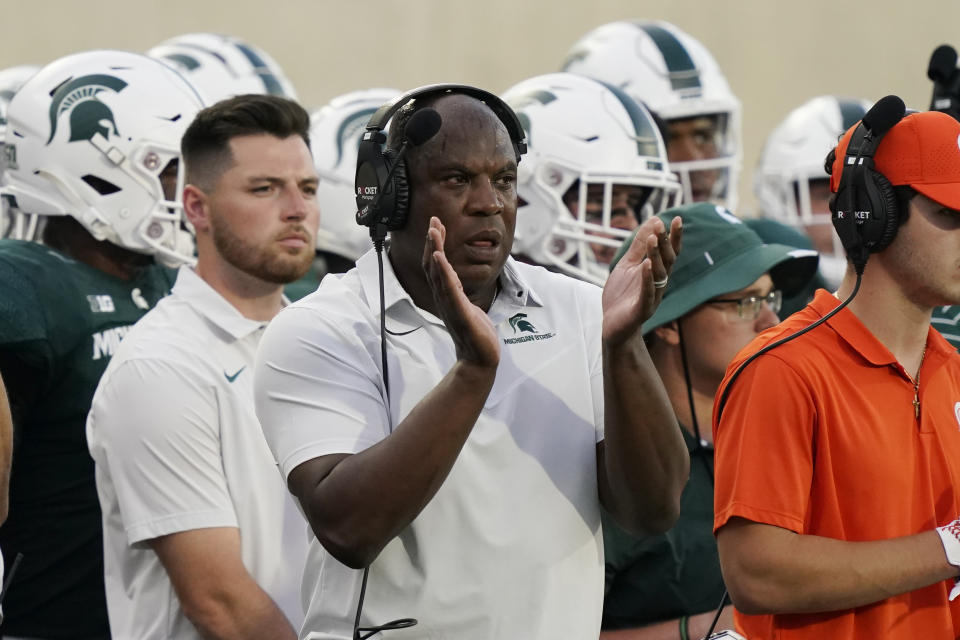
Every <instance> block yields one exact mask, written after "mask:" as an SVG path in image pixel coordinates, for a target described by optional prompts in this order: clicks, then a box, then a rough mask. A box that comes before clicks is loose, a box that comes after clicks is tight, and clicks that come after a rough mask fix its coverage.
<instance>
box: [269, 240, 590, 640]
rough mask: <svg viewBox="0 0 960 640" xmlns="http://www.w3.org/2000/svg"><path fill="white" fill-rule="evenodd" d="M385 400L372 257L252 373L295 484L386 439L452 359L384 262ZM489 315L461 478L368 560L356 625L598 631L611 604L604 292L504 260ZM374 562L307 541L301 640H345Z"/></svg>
mask: <svg viewBox="0 0 960 640" xmlns="http://www.w3.org/2000/svg"><path fill="white" fill-rule="evenodd" d="M384 267H385V274H384V275H385V289H386V307H387V330H388V331H389V335H388V340H387V342H388V362H389V375H390V392H391V407H390V413H389V416H388V415H387V413H386V411H385V397H386V394H385V391H384V385H383V377H382V372H381V360H380V324H379V315H380V314H379V293H378V291H379V290H378V286H379V285H378V276H377V258H376V255H375V254H374V253H373V252H372V251H371V252H369V253H367V254H366V255H364V256H362V257H361V258H360V260H359V261H358V262H357V268H356V269H354V270H351V271H350V272H348V273H346V274H344V275H342V276H333V275H328V276H327V277H326V278H324V280H323V282H322V283H321V285H320V288H319V289H318V291H317V292H315V293H313V294H311V295H309V296H307V297H306V298H304V299H302V300H300V301H298V302H296V303H294V304H293V305H291V306H290V307H288V308H286V309H285V310H284V311H282V312H281V313H280V314H279V315H278V316H277V317H276V318H275V319H274V321H273V323H271V325H270V327H269V328H268V329H267V331H266V334H265V335H264V338H263V342H262V343H261V349H260V352H259V354H258V356H257V365H256V369H255V377H256V380H255V398H256V405H257V414H258V416H259V417H260V422H261V425H262V427H263V429H264V433H265V435H266V437H267V442H268V443H269V444H270V447H271V449H272V450H273V452H274V455H275V456H276V459H277V461H278V462H279V464H280V468H281V470H282V472H283V474H284V476H287V475H288V474H289V473H290V471H291V470H292V469H294V468H295V467H296V466H297V465H299V464H300V463H302V462H305V461H307V460H310V459H312V458H315V457H317V456H322V455H326V454H332V453H356V452H359V451H362V450H364V449H366V448H367V447H369V446H371V445H373V444H375V443H376V442H378V441H379V440H381V439H382V438H384V437H386V436H387V434H388V420H389V421H391V422H392V423H393V424H394V425H397V424H399V423H400V422H401V420H402V419H403V418H404V416H406V415H407V414H408V413H409V412H410V410H411V409H412V408H413V407H414V406H415V405H416V404H417V403H418V402H419V401H420V400H421V399H422V398H423V397H424V396H425V395H426V394H427V393H428V392H429V391H430V390H431V389H433V388H434V387H435V386H436V384H437V383H438V382H439V381H440V379H441V378H443V376H444V375H446V373H447V372H448V371H449V370H450V367H451V366H452V365H453V363H454V361H455V359H456V355H455V352H454V345H453V341H452V340H451V338H450V335H449V334H448V333H447V330H446V328H445V327H444V326H443V324H442V323H441V321H440V320H439V319H438V318H436V317H435V316H433V315H431V314H429V313H427V312H425V311H423V310H422V309H419V308H417V307H415V306H414V304H413V302H412V300H411V299H410V297H409V296H408V295H407V294H406V292H405V291H404V290H403V289H402V288H401V287H400V284H399V282H398V281H397V279H396V277H395V275H394V274H393V271H392V269H391V267H390V261H389V260H388V259H387V258H386V256H385V257H384ZM500 284H501V291H500V293H499V295H498V296H497V299H496V300H495V301H494V304H493V305H492V307H491V309H490V312H489V314H488V315H489V316H490V318H491V320H492V321H493V323H494V325H495V326H496V327H497V329H498V331H499V334H500V337H501V340H502V344H501V356H500V365H499V367H498V370H497V377H496V381H495V383H494V386H493V389H492V390H491V392H490V395H489V397H488V398H487V402H486V405H485V407H484V410H483V412H482V414H481V415H480V418H479V419H478V420H477V423H476V426H475V427H474V429H473V431H472V433H471V435H470V436H469V438H468V439H467V442H466V444H465V446H464V447H463V450H462V451H461V453H460V455H459V457H458V458H457V461H456V463H455V464H454V466H453V469H452V470H451V472H450V475H449V476H448V477H447V479H446V481H445V482H444V483H443V485H442V486H441V488H440V490H439V491H438V492H437V494H436V495H435V496H434V498H433V499H432V500H431V501H430V503H429V504H428V505H427V506H426V508H424V509H423V511H422V512H421V513H420V514H419V515H418V516H417V518H416V519H415V520H414V521H413V523H411V525H410V526H409V527H408V528H407V529H405V530H404V531H403V532H402V533H401V534H400V535H399V536H398V537H397V538H395V539H394V540H392V541H391V542H390V543H388V544H387V546H386V547H385V548H384V549H383V551H382V552H381V553H380V555H379V557H378V558H377V559H376V560H375V561H374V562H373V564H372V565H371V567H370V577H369V582H368V585H367V594H366V600H365V602H364V606H363V616H362V624H363V625H366V626H369V625H377V624H383V623H386V622H389V621H390V620H394V619H396V618H401V617H412V618H417V619H418V620H419V625H417V626H416V627H413V628H410V629H407V630H401V631H390V632H387V634H384V636H385V637H386V636H387V635H389V638H390V640H402V639H412V638H417V639H422V638H432V639H440V638H450V639H456V640H470V639H477V640H481V639H482V640H489V639H490V638H510V639H518V640H519V639H521V638H522V639H523V640H537V639H542V640H556V639H557V638H564V639H565V640H576V639H580V638H583V639H587V638H590V639H595V638H596V637H597V635H598V633H599V630H600V616H601V610H602V601H603V576H604V574H603V569H604V566H603V538H602V535H601V530H600V512H599V498H598V493H597V473H596V443H597V442H598V441H599V440H601V439H602V438H603V432H602V424H603V389H602V365H601V353H600V339H601V336H600V329H601V316H602V311H601V305H600V293H601V290H600V289H599V288H597V287H595V286H593V285H590V284H587V283H584V282H580V281H578V280H574V279H572V278H569V277H566V276H562V275H557V274H554V273H550V272H548V271H546V270H545V269H542V268H540V267H533V266H530V265H525V264H520V263H518V262H515V261H514V260H513V259H512V258H511V259H509V260H508V261H507V264H506V266H505V269H504V273H503V275H502V277H501V281H500ZM361 576H362V571H356V570H352V569H349V568H347V567H346V566H345V565H343V564H341V563H339V562H338V561H337V560H335V559H334V558H333V557H332V556H330V555H329V554H328V553H327V552H326V551H325V550H324V549H323V548H322V546H321V545H320V544H319V543H318V542H317V541H316V539H313V540H312V541H311V546H310V552H309V556H308V561H307V568H306V572H305V574H304V594H303V595H304V598H305V600H309V607H308V610H307V619H306V621H305V622H304V626H303V631H302V632H301V637H305V638H317V639H320V638H323V639H328V638H336V639H348V638H350V637H351V631H352V626H353V619H354V616H355V614H356V607H357V598H358V596H359V591H360V581H361Z"/></svg>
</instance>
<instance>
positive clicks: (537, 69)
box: [0, 0, 960, 214]
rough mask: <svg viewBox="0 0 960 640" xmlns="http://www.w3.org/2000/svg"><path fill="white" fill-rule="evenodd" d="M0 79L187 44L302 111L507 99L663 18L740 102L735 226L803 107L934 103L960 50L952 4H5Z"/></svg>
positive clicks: (340, 0)
mask: <svg viewBox="0 0 960 640" xmlns="http://www.w3.org/2000/svg"><path fill="white" fill-rule="evenodd" d="M0 7H2V8H3V11H2V12H0V29H2V34H3V35H2V37H0V68H5V67H8V66H12V65H15V64H26V63H34V64H44V63H46V62H49V61H50V60H52V59H54V58H56V57H59V56H62V55H65V54H67V53H71V52H74V51H79V50H83V49H93V48H119V49H128V50H132V51H145V50H146V49H148V48H150V47H151V46H153V45H154V44H157V43H159V42H160V41H161V40H164V39H165V38H168V37H170V36H173V35H177V34H179V33H185V32H189V31H215V32H220V33H229V34H233V35H237V36H240V37H243V38H246V39H248V40H250V41H251V42H253V43H255V44H257V45H259V46H261V47H262V48H264V49H265V50H266V51H268V52H269V53H270V54H271V55H273V57H275V58H276V59H277V60H278V61H279V62H280V64H281V65H282V66H283V68H284V69H285V70H286V72H287V75H288V76H289V77H290V78H291V79H292V80H293V82H294V84H295V85H296V87H297V90H298V92H299V94H300V97H301V100H302V102H303V103H304V105H305V106H307V107H308V108H312V107H315V106H319V105H320V104H322V103H323V102H325V101H326V100H328V99H329V98H332V97H333V96H335V95H338V94H340V93H344V92H346V91H351V90H354V89H361V88H367V87H372V86H392V87H396V88H399V89H408V88H412V87H415V86H419V85H421V84H428V83H432V82H444V81H459V82H466V83H470V84H476V85H479V86H482V87H484V88H487V89H490V90H493V91H502V90H504V89H506V88H507V87H509V86H510V85H512V84H513V83H515V82H517V81H519V80H522V79H524V78H526V77H529V76H532V75H536V74H539V73H545V72H549V71H554V70H556V69H557V66H558V65H559V63H560V61H561V60H562V58H563V56H564V53H565V52H566V51H567V49H568V48H569V47H570V45H571V44H573V42H574V41H575V40H576V39H577V38H578V37H579V36H580V35H581V34H583V33H584V32H586V31H588V30H589V29H592V28H593V27H595V26H597V25H600V24H603V23H604V22H608V21H611V20H617V19H629V18H662V19H665V20H668V21H671V22H674V23H675V24H677V25H678V26H680V27H681V28H683V29H684V30H686V31H688V32H689V33H690V34H692V35H693V36H694V37H696V38H698V39H699V40H700V41H701V42H703V43H704V44H705V45H706V46H707V48H708V49H710V51H712V52H713V54H714V56H716V58H717V59H718V61H719V62H720V66H721V67H722V69H723V70H724V72H725V73H726V75H727V79H728V80H729V81H730V85H731V87H732V88H733V90H734V92H735V93H736V94H737V95H738V96H739V97H740V99H741V100H742V101H743V105H744V107H743V116H744V117H743V121H744V172H743V176H742V179H741V188H740V196H741V202H742V203H743V204H742V207H741V213H745V214H748V213H749V212H750V208H751V207H752V203H753V198H752V195H751V193H750V176H751V174H752V168H753V165H754V164H755V163H756V159H757V156H758V154H759V152H760V147H761V145H762V143H763V139H764V138H765V136H766V135H767V133H768V132H769V131H770V129H771V128H773V127H774V126H775V125H776V124H777V122H779V121H780V119H782V118H783V116H784V115H785V114H786V113H787V112H788V111H789V110H790V109H791V108H792V107H794V106H796V105H798V104H799V103H801V102H802V101H804V100H805V99H806V98H808V97H811V96H813V95H818V94H821V93H837V94H844V95H850V96H862V97H865V98H869V99H872V100H875V99H876V98H879V97H881V96H883V95H886V94H887V93H897V94H899V95H900V96H901V97H903V98H904V100H905V102H906V103H907V105H908V106H911V107H914V108H920V109H925V108H926V107H927V106H928V105H929V99H930V91H931V83H930V82H929V81H928V80H927V78H926V68H927V62H928V61H929V58H930V53H931V52H932V51H933V49H934V48H935V47H936V46H937V45H939V44H943V43H949V44H952V45H954V46H955V47H957V48H958V49H960V1H958V0H913V1H910V0H896V1H894V0H874V1H872V2H866V1H860V2H852V1H848V0H804V1H803V2H780V1H775V0H702V1H697V0H647V1H646V2H637V1H636V0H633V1H628V0H619V1H618V0H581V1H579V2H571V1H569V0H567V1H566V2H564V1H562V0H559V1H558V0H554V1H549V0H527V1H525V0H486V1H485V2H466V1H465V0H352V1H347V0H260V1H258V2H253V1H251V0H232V1H231V0H163V1H162V2H161V1H152V0H0Z"/></svg>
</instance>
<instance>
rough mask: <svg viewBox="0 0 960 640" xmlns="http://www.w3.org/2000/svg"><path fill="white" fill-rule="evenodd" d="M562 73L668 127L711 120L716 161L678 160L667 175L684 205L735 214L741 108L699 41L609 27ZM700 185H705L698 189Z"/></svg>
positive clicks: (640, 24)
mask: <svg viewBox="0 0 960 640" xmlns="http://www.w3.org/2000/svg"><path fill="white" fill-rule="evenodd" d="M563 70H564V71H569V72H571V73H579V74H582V75H586V76H590V77H592V78H596V79H598V80H602V81H604V82H606V83H608V84H612V85H614V86H616V87H619V88H621V89H623V90H624V91H626V92H627V94H629V95H630V97H632V98H633V99H634V100H637V101H638V102H642V103H643V104H644V105H645V106H646V107H647V108H648V109H650V110H651V111H653V112H654V113H655V114H656V115H657V116H658V117H660V118H661V119H662V120H663V121H664V122H665V124H666V125H667V126H668V128H669V126H670V124H671V122H673V121H675V120H687V119H691V118H697V117H701V116H710V117H712V118H713V119H714V120H715V123H716V133H715V138H716V139H715V140H712V141H710V143H711V145H712V146H713V148H715V149H716V154H717V155H716V157H715V158H712V159H709V158H706V159H700V160H687V161H675V162H671V163H670V168H671V170H672V171H674V172H675V173H676V174H677V175H678V176H679V178H680V182H681V184H682V185H683V193H684V196H683V197H684V202H693V201H695V200H704V199H707V200H711V201H714V202H716V203H717V204H722V205H724V206H725V207H726V208H727V209H730V210H731V211H736V210H737V180H738V179H739V176H740V165H741V160H742V156H743V144H742V142H741V134H740V111H741V109H740V101H739V100H738V99H737V98H736V96H734V95H733V92H731V91H730V85H729V84H727V79H726V78H725V77H724V75H723V72H722V71H721V70H720V66H719V65H718V64H717V61H716V60H715V59H714V58H713V56H712V55H711V54H710V52H709V51H707V49H706V47H704V46H703V45H702V44H700V42H699V41H697V40H696V39H695V38H693V37H692V36H691V35H690V34H688V33H686V32H684V31H682V30H680V29H678V28H677V27H675V26H674V25H672V24H670V23H669V22H663V21H636V22H628V21H621V22H611V23H609V24H605V25H603V26H601V27H597V28H596V29H594V30H593V31H591V32H589V33H587V34H586V35H585V36H583V37H582V38H581V39H580V40H579V41H577V43H576V44H574V45H573V47H572V48H571V49H570V51H569V53H568V54H567V58H566V60H565V61H564V63H563ZM669 142H670V141H669V139H668V140H667V143H668V145H669ZM696 174H700V175H696ZM711 174H713V175H711ZM704 179H707V182H706V186H705V187H704V188H700V187H699V183H700V182H702V181H704ZM701 191H702V192H703V193H702V194H701ZM695 196H696V197H695Z"/></svg>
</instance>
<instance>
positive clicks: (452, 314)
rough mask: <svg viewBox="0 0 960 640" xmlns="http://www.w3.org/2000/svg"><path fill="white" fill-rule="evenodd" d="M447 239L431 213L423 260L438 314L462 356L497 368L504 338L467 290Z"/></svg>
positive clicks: (475, 362) (459, 356) (462, 359)
mask: <svg viewBox="0 0 960 640" xmlns="http://www.w3.org/2000/svg"><path fill="white" fill-rule="evenodd" d="M445 239H446V229H445V228H444V226H443V224H442V223H441V222H440V220H439V219H438V218H437V217H436V216H434V217H431V218H430V227H429V228H428V229H427V240H426V243H425V244H424V247H423V260H422V264H423V271H424V273H425V274H426V276H427V282H429V283H430V289H431V291H433V300H434V304H435V306H436V309H437V315H438V316H439V317H440V319H441V320H443V324H444V325H445V326H446V327H447V331H449V332H450V337H451V338H453V343H454V345H455V347H456V351H457V358H458V359H459V360H461V361H464V362H467V363H470V364H475V365H478V366H483V367H494V368H496V366H497V365H498V364H499V362H500V338H499V336H498V335H497V330H496V327H494V326H493V323H492V322H490V318H488V317H487V314H486V313H485V312H484V311H483V309H481V308H480V307H478V306H476V305H475V304H473V303H472V302H470V299H469V298H468V297H467V295H466V294H465V293H464V292H463V285H462V284H461V283H460V278H459V277H458V276H457V272H456V271H454V269H453V267H452V266H451V265H450V263H449V262H448V261H447V256H446V254H445V253H444V250H443V243H444V240H445Z"/></svg>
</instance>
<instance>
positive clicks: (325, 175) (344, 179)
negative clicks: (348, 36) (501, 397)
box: [310, 89, 401, 262]
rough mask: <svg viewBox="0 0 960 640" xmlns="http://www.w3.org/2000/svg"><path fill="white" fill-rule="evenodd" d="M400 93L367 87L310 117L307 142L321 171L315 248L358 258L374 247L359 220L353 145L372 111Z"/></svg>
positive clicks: (355, 154)
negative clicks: (318, 227) (357, 217)
mask: <svg viewBox="0 0 960 640" xmlns="http://www.w3.org/2000/svg"><path fill="white" fill-rule="evenodd" d="M400 94H401V92H400V91H398V90H396V89H366V90H362V91H353V92H351V93H347V94H344V95H341V96H337V97H336V98H334V99H333V100H331V101H330V102H329V103H328V104H326V105H324V106H322V107H320V108H319V109H317V110H316V111H314V112H313V113H312V114H311V116H310V146H311V148H312V151H313V162H314V165H316V168H317V173H318V174H319V175H320V184H319V185H318V186H317V203H318V204H319V205H320V231H319V233H318V234H317V250H318V251H326V252H329V253H334V254H336V255H338V256H341V257H343V258H346V259H347V260H351V261H353V262H356V260H357V258H359V257H360V256H361V255H363V254H364V253H366V251H367V250H368V249H369V248H370V247H371V246H373V245H372V244H371V241H370V230H369V229H368V228H367V227H363V226H360V225H359V224H357V220H356V213H357V200H356V194H355V193H354V186H353V185H354V177H355V176H354V174H355V173H356V171H357V147H358V146H359V144H360V137H361V135H363V132H364V128H365V127H366V125H367V122H368V121H369V120H370V116H372V115H373V114H374V112H375V111H376V110H377V109H379V108H380V107H381V106H383V105H384V104H386V103H388V102H391V101H392V100H393V99H394V98H396V97H397V96H399V95H400Z"/></svg>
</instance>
